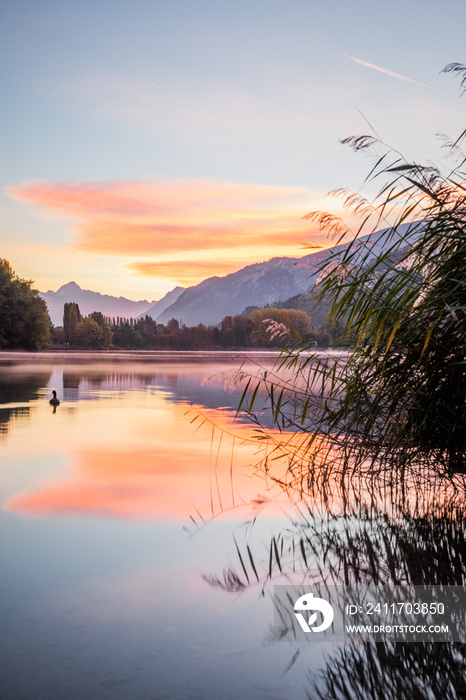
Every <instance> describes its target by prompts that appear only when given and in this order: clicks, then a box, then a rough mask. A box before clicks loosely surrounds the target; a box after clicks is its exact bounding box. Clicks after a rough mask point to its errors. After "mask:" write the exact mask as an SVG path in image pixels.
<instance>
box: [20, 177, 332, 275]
mask: <svg viewBox="0 0 466 700" xmlns="http://www.w3.org/2000/svg"><path fill="white" fill-rule="evenodd" d="M7 193H8V195H9V196H10V197H11V198H13V199H15V200H18V201H21V202H26V203H28V204H32V205H35V206H38V207H40V208H42V209H45V210H46V211H47V212H50V213H52V214H55V215H58V216H65V217H68V218H71V219H74V220H75V221H76V227H75V233H76V240H75V243H74V245H75V247H77V248H79V249H80V250H82V251H85V252H90V253H97V254H101V255H112V256H122V257H123V256H124V257H125V258H128V257H131V256H138V257H141V256H142V257H143V258H145V260H142V261H137V262H132V263H131V269H133V270H134V271H136V272H137V273H139V274H142V275H147V274H148V271H149V270H151V272H150V274H153V273H154V272H155V271H156V270H157V266H158V269H159V271H160V274H161V275H163V276H167V274H166V273H167V270H168V269H170V270H171V273H173V274H175V273H176V275H177V277H176V279H178V280H181V276H180V272H181V268H180V264H179V261H180V260H181V259H183V258H187V259H190V257H189V256H190V253H192V252H194V253H196V252H197V258H199V257H200V255H201V254H202V252H205V253H209V252H210V254H207V257H208V258H210V260H211V261H213V260H217V261H218V264H215V265H214V263H213V262H210V263H208V264H207V265H206V266H205V267H203V266H202V265H199V266H198V268H197V269H198V271H199V275H198V277H197V279H195V276H192V280H193V281H199V280H200V279H204V277H203V276H202V274H203V273H204V271H205V269H207V268H208V274H209V275H212V274H225V270H228V271H232V270H233V269H238V268H239V267H242V266H243V265H245V264H248V263H251V262H255V261H256V260H257V255H258V250H259V249H262V250H263V253H262V255H260V257H261V259H267V258H269V257H272V256H273V255H278V254H280V255H296V254H297V252H298V246H299V243H300V242H301V241H303V240H306V239H308V238H309V237H310V236H313V237H315V236H316V235H317V236H318V237H320V238H321V239H322V238H324V236H323V235H322V234H320V236H319V233H317V232H316V231H315V229H314V225H313V224H310V223H309V222H308V221H303V219H302V216H303V214H304V213H305V212H306V211H308V210H309V209H310V208H311V207H312V205H313V204H315V195H314V196H313V194H312V193H311V192H309V191H308V190H305V189H304V188H297V187H272V186H263V185H251V184H239V183H229V182H216V181H209V180H171V181H166V180H147V181H138V182H104V183H95V184H89V183H87V184H86V183H79V182H71V183H53V182H51V183H50V182H49V183H34V184H27V183H26V184H22V185H16V186H11V187H9V188H8V189H7ZM240 248H241V256H239V255H236V256H235V257H236V260H237V264H236V265H234V264H233V263H232V264H230V265H227V264H226V263H225V261H224V259H223V254H221V253H220V251H226V250H228V251H229V256H230V257H231V255H232V254H234V251H235V250H238V249H240ZM252 249H254V255H252V252H251V251H252ZM212 251H216V253H217V254H216V255H212ZM180 253H182V254H183V255H180ZM161 256H163V257H161ZM167 256H176V257H175V259H174V260H167V259H166V257H167ZM240 257H241V259H239V258H240ZM194 258H196V255H194ZM167 263H168V267H167V266H166V265H167ZM190 264H191V263H189V265H190ZM170 266H171V268H170Z"/></svg>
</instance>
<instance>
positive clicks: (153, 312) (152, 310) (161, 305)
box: [138, 287, 186, 321]
mask: <svg viewBox="0 0 466 700" xmlns="http://www.w3.org/2000/svg"><path fill="white" fill-rule="evenodd" d="M185 289H186V287H175V288H174V289H172V290H171V292H167V293H166V294H165V296H164V297H162V298H161V299H159V301H156V302H155V304H153V305H152V306H150V307H149V308H148V309H147V310H145V311H143V312H142V313H141V314H139V316H138V318H143V317H144V316H150V317H151V318H153V319H154V321H155V320H156V318H157V317H158V316H160V314H162V313H163V312H164V311H165V309H166V308H168V307H169V306H171V304H174V303H175V301H176V300H177V299H178V297H179V296H180V295H181V294H183V292H184V290H185Z"/></svg>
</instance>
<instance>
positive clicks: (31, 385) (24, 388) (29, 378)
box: [0, 372, 50, 433]
mask: <svg viewBox="0 0 466 700" xmlns="http://www.w3.org/2000/svg"><path fill="white" fill-rule="evenodd" d="M49 380H50V372H39V373H37V372H31V373H30V374H24V373H23V372H21V374H18V373H10V372H5V373H2V374H0V404H9V403H12V404H16V403H27V402H29V401H37V399H39V398H41V397H42V396H41V393H40V390H41V389H43V388H44V387H45V386H47V384H48V382H49ZM29 410H30V409H29V408H28V407H27V406H22V407H14V408H2V409H0V433H6V432H8V430H9V427H10V425H11V423H12V421H13V420H14V419H15V418H16V417H17V416H19V415H22V416H27V415H29Z"/></svg>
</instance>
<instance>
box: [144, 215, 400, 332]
mask: <svg viewBox="0 0 466 700" xmlns="http://www.w3.org/2000/svg"><path fill="white" fill-rule="evenodd" d="M407 226H408V224H406V225H404V226H401V227H400V228H399V235H401V236H402V235H403V233H404V231H405V230H406V228H407ZM388 242H389V241H388V235H387V230H383V231H378V232H376V233H373V234H370V235H368V236H364V237H362V238H361V239H360V240H359V243H358V245H359V247H360V251H361V254H363V253H367V252H368V251H369V252H370V253H371V254H372V253H373V254H374V255H378V254H379V253H380V251H381V250H383V249H384V248H385V247H386V246H387V243H388ZM347 246H348V244H346V243H343V244H341V245H339V246H334V247H332V248H328V249H326V250H322V251H319V252H317V253H311V254H309V255H304V256H303V257H300V258H272V259H271V260H268V261H266V262H261V263H255V264H254V265H247V266H246V267H244V268H242V269H241V270H238V272H233V273H231V274H229V275H226V276H225V277H210V278H209V279H206V280H204V281H203V282H201V283H200V284H198V285H196V286H195V287H189V288H188V289H186V290H185V291H184V292H183V293H182V294H181V295H180V296H179V297H178V299H177V300H176V301H175V302H174V303H173V304H171V306H168V308H166V309H165V310H164V311H163V312H162V313H161V314H159V316H158V317H157V319H156V320H157V321H158V322H159V323H167V321H169V320H170V319H171V318H176V319H178V320H179V321H181V322H182V323H185V324H186V325H187V326H194V325H197V324H198V323H204V324H206V325H209V324H216V323H218V322H219V321H221V320H222V318H223V317H224V316H230V315H235V314H240V313H242V312H243V310H244V309H245V308H246V307H248V306H258V307H262V306H266V305H267V304H270V305H275V304H276V303H277V302H279V301H283V300H285V299H290V298H291V297H295V296H297V295H300V294H303V293H306V292H309V291H310V290H311V289H312V288H313V287H314V285H315V282H316V279H317V276H318V268H319V267H320V266H321V265H322V264H323V263H325V260H326V259H327V258H328V257H329V256H330V255H331V254H333V253H334V252H339V251H342V252H343V250H344V249H346V248H347ZM353 262H355V263H356V262H357V256H356V257H355V258H354V261H353ZM303 301H304V300H303ZM307 301H308V302H310V303H309V304H305V306H308V308H312V306H313V303H312V302H313V300H311V299H308V300H307ZM303 310H306V311H307V308H303ZM311 315H312V314H311Z"/></svg>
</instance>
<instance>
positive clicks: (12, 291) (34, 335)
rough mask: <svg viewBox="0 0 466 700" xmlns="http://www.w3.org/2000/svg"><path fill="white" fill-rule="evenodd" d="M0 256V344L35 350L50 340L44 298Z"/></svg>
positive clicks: (48, 317) (49, 327)
mask: <svg viewBox="0 0 466 700" xmlns="http://www.w3.org/2000/svg"><path fill="white" fill-rule="evenodd" d="M32 284H33V282H32V281H31V280H24V279H20V278H19V277H18V276H17V275H16V274H15V273H14V271H13V270H12V268H11V266H10V264H9V262H8V261H7V260H2V259H0V347H1V348H24V349H27V350H38V349H40V348H42V347H44V346H47V345H48V344H49V343H50V340H51V328H52V323H51V321H50V316H49V314H48V311H47V306H46V304H45V301H43V299H41V298H40V297H39V296H38V292H37V290H35V289H33V288H32Z"/></svg>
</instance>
